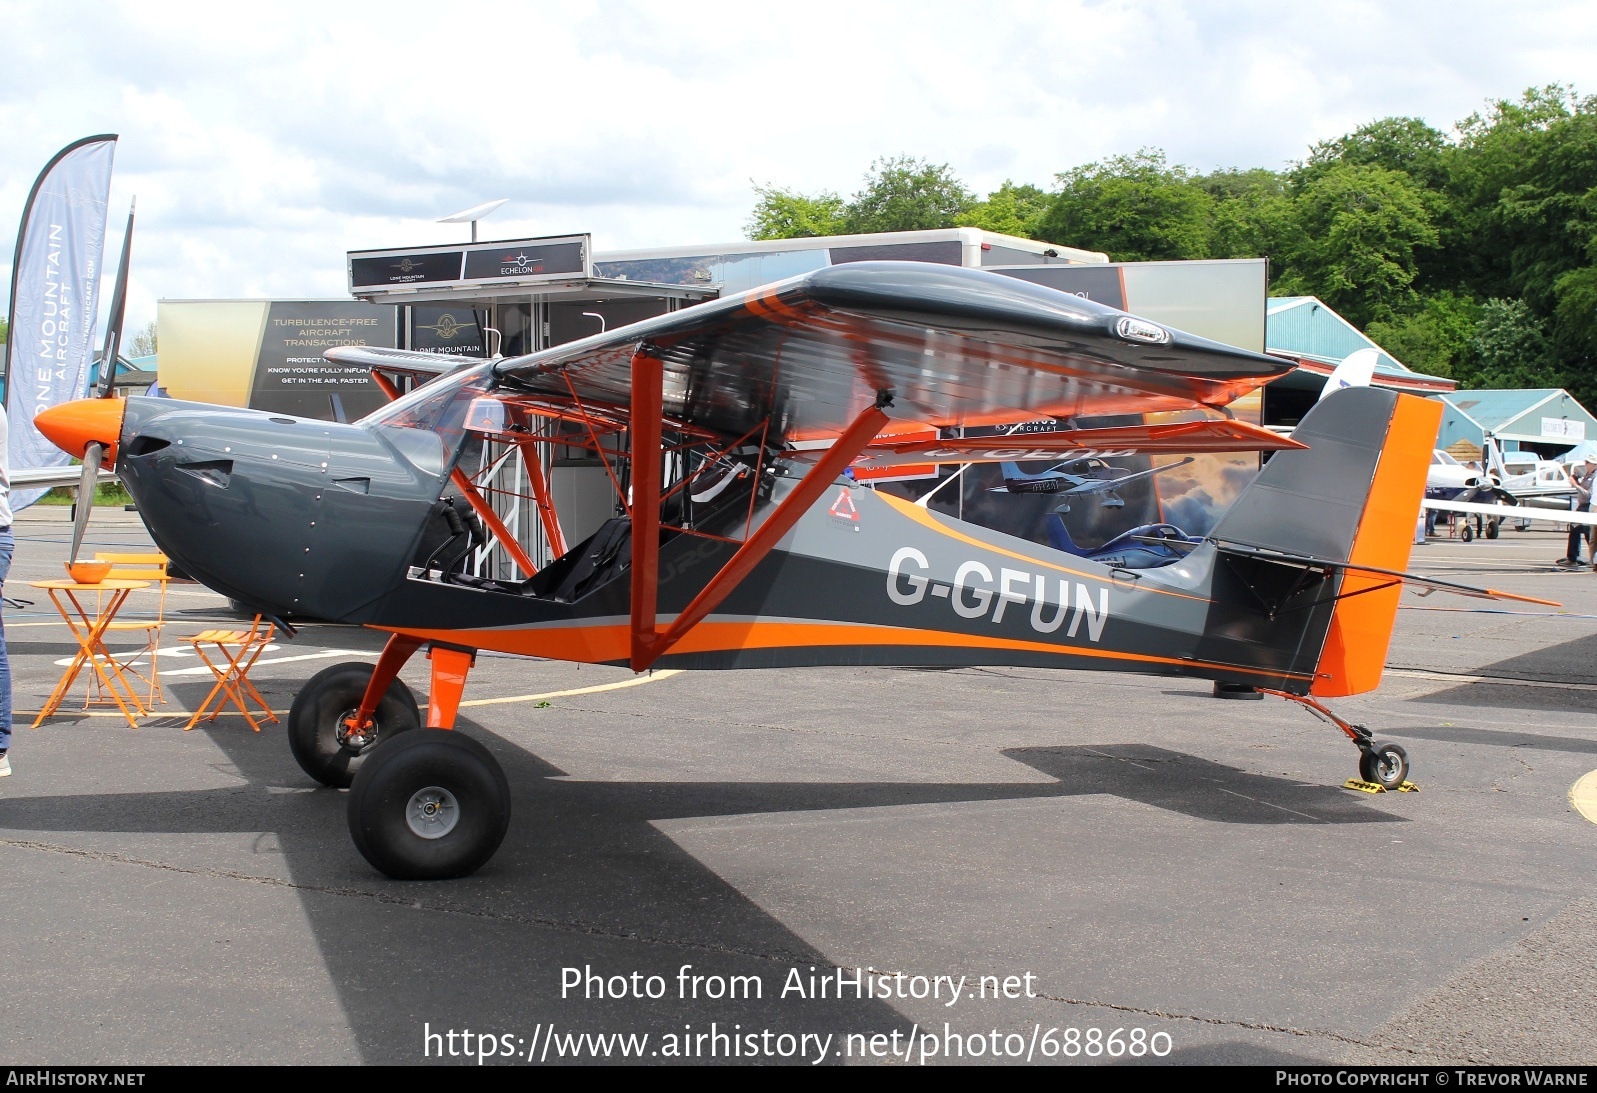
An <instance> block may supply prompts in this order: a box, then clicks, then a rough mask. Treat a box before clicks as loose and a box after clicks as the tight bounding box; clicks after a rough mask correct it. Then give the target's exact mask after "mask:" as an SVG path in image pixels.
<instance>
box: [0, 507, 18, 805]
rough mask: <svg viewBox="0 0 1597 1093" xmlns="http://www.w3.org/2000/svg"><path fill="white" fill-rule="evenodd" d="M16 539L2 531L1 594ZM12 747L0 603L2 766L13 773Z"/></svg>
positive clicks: (8, 677)
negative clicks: (9, 755)
mask: <svg viewBox="0 0 1597 1093" xmlns="http://www.w3.org/2000/svg"><path fill="white" fill-rule="evenodd" d="M15 549H16V540H15V538H13V536H12V534H11V529H10V528H7V529H6V530H5V531H0V596H3V595H4V594H5V586H6V578H7V577H8V576H10V574H11V554H12V551H14V550H15ZM10 748H11V658H10V657H8V656H7V655H6V628H5V608H4V606H3V605H0V767H3V772H4V773H5V774H10V773H11V761H10V759H9V758H8V757H7V755H6V753H7V751H9V750H10Z"/></svg>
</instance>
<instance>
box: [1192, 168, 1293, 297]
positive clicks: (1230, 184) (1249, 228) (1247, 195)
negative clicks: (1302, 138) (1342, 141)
mask: <svg viewBox="0 0 1597 1093" xmlns="http://www.w3.org/2000/svg"><path fill="white" fill-rule="evenodd" d="M1192 184H1193V185H1194V186H1196V187H1198V189H1200V190H1202V191H1204V192H1205V193H1207V194H1208V195H1209V196H1210V197H1211V198H1213V199H1214V213H1213V218H1212V220H1211V227H1210V241H1209V257H1211V258H1263V257H1270V258H1274V259H1276V260H1277V261H1276V262H1275V263H1274V268H1273V270H1272V272H1273V273H1275V274H1279V273H1280V272H1281V271H1282V269H1283V268H1284V267H1283V265H1282V259H1283V258H1284V256H1285V255H1287V254H1290V253H1294V252H1296V251H1297V250H1298V249H1299V248H1300V246H1301V240H1300V238H1299V236H1300V235H1301V234H1302V233H1301V231H1300V230H1299V226H1298V222H1297V213H1296V210H1295V209H1294V208H1293V206H1292V199H1291V197H1290V195H1289V194H1288V191H1287V181H1286V178H1285V177H1284V176H1283V175H1281V174H1279V173H1277V172H1275V171H1272V170H1269V169H1268V168H1265V167H1254V168H1251V169H1248V170H1237V169H1235V168H1232V169H1229V170H1219V171H1213V172H1211V173H1209V174H1207V175H1199V176H1197V177H1195V178H1193V180H1192Z"/></svg>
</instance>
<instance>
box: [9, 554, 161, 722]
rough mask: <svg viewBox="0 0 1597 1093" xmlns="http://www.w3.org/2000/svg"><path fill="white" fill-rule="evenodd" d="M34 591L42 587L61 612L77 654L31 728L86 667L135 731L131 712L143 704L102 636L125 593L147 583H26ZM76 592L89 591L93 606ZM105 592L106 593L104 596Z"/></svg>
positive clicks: (142, 710)
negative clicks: (107, 594) (96, 676)
mask: <svg viewBox="0 0 1597 1093" xmlns="http://www.w3.org/2000/svg"><path fill="white" fill-rule="evenodd" d="M28 584H29V585H31V586H32V587H34V588H42V589H44V590H45V591H46V592H48V593H50V600H51V602H52V603H54V604H55V609H56V610H57V611H59V612H61V617H62V618H63V619H65V620H66V621H67V626H68V627H69V628H70V629H71V631H72V636H73V637H74V638H76V639H77V642H78V653H77V656H75V657H73V658H72V663H71V665H69V666H68V667H67V670H66V672H65V673H63V674H62V676H61V682H59V683H57V684H56V685H55V690H54V691H53V692H51V694H50V700H49V701H48V702H46V703H45V704H44V708H43V709H41V710H40V711H39V717H38V719H37V720H35V721H34V723H33V727H34V728H38V727H39V726H40V725H41V724H43V723H44V719H45V718H47V717H49V716H50V715H51V714H53V713H55V711H56V710H57V709H58V708H59V707H60V705H61V701H62V699H64V698H66V696H67V692H68V691H70V690H71V689H72V684H73V683H74V682H75V681H76V680H77V678H78V673H79V672H81V671H83V666H84V665H85V664H87V665H88V666H89V667H91V668H93V669H94V672H95V674H96V675H98V676H99V677H100V683H101V684H102V685H103V686H104V687H105V689H106V690H108V691H110V692H111V697H112V698H114V699H115V700H116V704H117V706H118V707H119V708H120V709H121V710H122V716H123V717H125V718H127V719H128V724H129V725H130V726H132V727H133V728H135V729H136V728H138V727H139V723H138V722H137V721H136V720H134V715H135V713H138V714H146V713H148V712H149V711H148V710H146V709H145V708H144V703H142V702H140V701H139V696H138V692H137V691H135V690H134V689H133V686H132V684H130V683H129V682H128V680H127V677H126V676H124V675H123V674H122V669H121V668H119V667H117V662H116V660H115V659H114V658H113V657H112V656H111V651H110V650H109V649H107V648H106V647H105V642H104V636H105V632H106V630H107V628H109V627H110V625H111V622H112V620H114V619H115V618H116V613H117V612H118V611H120V610H122V605H123V604H124V603H126V602H127V598H128V594H129V593H130V592H134V591H136V590H138V589H140V588H148V587H150V582H149V581H121V580H109V581H100V582H99V583H98V584H79V583H78V582H77V581H29V582H28ZM80 592H93V593H95V599H94V602H93V603H90V604H87V605H86V604H85V603H84V602H83V601H82V600H80V599H79V598H78V593H80ZM105 593H110V595H109V596H105V595H104V594H105Z"/></svg>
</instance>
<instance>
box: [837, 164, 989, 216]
mask: <svg viewBox="0 0 1597 1093" xmlns="http://www.w3.org/2000/svg"><path fill="white" fill-rule="evenodd" d="M975 204H976V195H975V194H973V193H971V192H970V191H969V190H967V189H966V188H965V186H964V184H963V183H962V182H960V181H959V179H958V178H956V177H955V176H954V173H953V171H952V170H951V169H950V168H949V166H948V164H946V163H940V164H932V163H927V162H926V161H925V160H919V159H915V158H914V157H912V156H907V155H905V156H886V157H883V158H881V159H878V160H876V161H874V162H873V163H872V164H871V169H870V172H869V173H868V174H867V175H866V176H865V187H864V189H862V190H860V191H859V192H858V193H856V194H855V195H854V196H853V198H852V199H851V200H850V201H849V202H848V204H847V205H846V206H845V207H844V209H843V230H844V231H845V232H848V233H850V234H867V233H874V232H901V231H922V230H925V229H928V228H951V227H953V226H954V225H955V223H956V222H957V221H958V220H959V218H960V217H961V216H963V215H964V214H965V213H967V212H969V211H970V210H971V208H972V207H973V206H974V205H975Z"/></svg>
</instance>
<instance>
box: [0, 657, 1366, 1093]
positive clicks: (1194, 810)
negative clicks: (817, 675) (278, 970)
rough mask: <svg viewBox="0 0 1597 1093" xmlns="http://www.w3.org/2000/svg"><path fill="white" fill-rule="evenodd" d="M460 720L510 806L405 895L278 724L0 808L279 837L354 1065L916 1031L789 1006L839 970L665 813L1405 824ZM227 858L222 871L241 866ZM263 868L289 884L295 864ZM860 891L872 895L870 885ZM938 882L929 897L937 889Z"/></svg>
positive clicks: (1175, 777) (1153, 792) (1130, 765)
mask: <svg viewBox="0 0 1597 1093" xmlns="http://www.w3.org/2000/svg"><path fill="white" fill-rule="evenodd" d="M178 686H179V687H180V688H187V687H190V686H195V685H193V684H181V685H178ZM184 697H188V696H187V695H185V696H184ZM198 697H199V696H198V695H195V696H194V698H195V699H197V698H198ZM462 727H463V728H465V729H466V730H467V731H468V732H470V733H471V734H472V735H473V736H475V737H476V738H477V739H479V740H481V741H483V742H484V743H485V744H486V745H487V746H488V747H489V748H490V750H491V751H493V753H494V754H495V756H496V757H497V758H498V759H499V761H500V763H501V764H503V766H504V768H505V772H506V774H507V776H508V777H509V780H510V785H511V789H512V794H513V797H514V805H513V818H512V822H511V830H510V833H509V835H508V836H507V838H506V840H505V843H504V845H503V847H502V848H501V849H500V851H499V853H498V855H497V856H496V857H495V858H494V860H493V861H491V862H490V863H489V864H488V865H487V866H486V867H484V868H483V869H482V870H481V871H479V872H478V873H477V874H475V875H474V876H472V877H469V878H465V879H463V880H459V881H452V882H446V883H437V884H414V883H411V884H406V883H401V882H395V881H390V880H387V879H386V878H383V877H381V876H379V875H378V874H376V873H375V872H374V871H373V870H372V869H371V868H370V867H369V866H368V865H367V864H366V863H365V862H364V861H362V860H361V859H360V858H359V856H358V855H357V853H356V852H355V850H354V848H353V846H352V845H351V844H350V841H349V838H348V835H347V833H346V825H345V819H344V803H345V800H346V796H345V794H343V793H340V792H335V791H327V790H322V789H313V788H311V787H312V783H311V782H310V780H309V779H308V778H307V777H306V776H305V775H304V774H303V773H301V772H300V770H299V769H298V767H297V766H296V765H295V764H294V761H293V759H292V758H291V756H290V755H289V752H288V748H287V747H286V745H285V744H284V742H283V741H282V740H281V739H277V738H275V737H276V736H277V734H276V732H274V731H272V730H268V731H267V732H264V733H262V734H260V735H258V736H257V735H256V734H254V733H250V732H246V731H242V729H241V726H240V725H239V724H238V722H237V721H236V720H234V721H231V722H223V723H219V724H217V725H212V726H209V727H208V729H207V730H206V731H208V732H209V735H210V738H211V739H212V740H213V741H215V743H216V744H217V745H218V747H220V749H221V750H222V751H223V753H224V754H225V755H226V756H227V757H228V759H229V760H230V761H231V763H232V764H233V766H234V767H235V768H236V771H229V773H230V774H231V773H236V774H237V775H238V776H239V777H241V778H243V779H244V780H245V782H246V783H247V784H244V785H234V786H228V787H225V788H217V789H205V790H191V791H178V792H167V793H160V792H157V793H139V794H133V793H129V794H103V795H80V796H59V797H34V798H8V799H4V800H0V828H5V829H11V830H17V831H29V832H44V831H111V832H137V833H146V832H153V833H201V834H203V833H228V832H239V833H246V834H247V833H253V832H274V833H275V835H276V839H275V846H274V845H273V840H271V839H256V840H255V844H254V845H255V851H256V852H257V853H275V852H281V854H282V855H283V866H284V867H286V873H287V875H288V877H289V879H290V880H291V881H292V883H293V884H294V885H295V886H296V887H297V888H298V889H299V893H298V894H299V897H300V900H301V902H302V905H303V907H304V912H305V915H306V918H307V920H308V922H309V924H310V927H311V930H312V932H313V934H314V936H315V939H316V941H317V943H318V945H319V947H320V950H321V954H322V958H323V960H324V962H325V965H326V968H327V971H328V974H329V976H330V979H331V981H332V983H333V984H334V985H335V987H336V989H337V991H338V995H339V1001H340V1002H341V1004H342V1006H343V1009H344V1012H345V1014H346V1015H347V1017H348V1019H349V1028H350V1031H351V1033H352V1034H353V1036H354V1038H355V1041H356V1043H357V1044H358V1047H359V1050H360V1053H361V1055H362V1058H363V1059H365V1060H366V1061H368V1062H412V1061H416V1060H417V1059H418V1057H419V1055H420V1051H421V1036H422V1031H421V1030H422V1026H423V1022H427V1023H429V1024H430V1026H431V1028H432V1029H434V1030H437V1029H439V1028H455V1029H461V1028H467V1027H470V1028H472V1029H473V1030H477V1031H497V1032H501V1033H511V1034H515V1035H518V1036H522V1037H524V1038H525V1037H527V1036H530V1035H531V1032H532V1030H533V1028H534V1026H538V1025H540V1024H543V1023H547V1022H551V1021H552V1022H557V1023H559V1025H560V1027H561V1028H562V1029H566V1030H569V1031H578V1032H580V1031H591V1032H623V1031H631V1032H650V1033H651V1035H652V1036H655V1037H659V1036H662V1035H664V1034H666V1033H668V1032H681V1031H684V1029H683V1026H684V1025H691V1026H692V1027H693V1029H694V1030H698V1031H703V1030H706V1029H708V1027H709V1023H710V1022H712V1021H715V1022H718V1023H719V1027H720V1029H721V1030H722V1031H725V1030H726V1029H727V1027H728V1026H729V1025H732V1024H740V1025H741V1026H742V1028H743V1029H744V1030H760V1029H764V1028H772V1029H777V1030H782V1031H792V1032H800V1031H803V1032H813V1033H819V1034H823V1035H824V1034H825V1033H828V1032H831V1033H835V1034H837V1042H840V1041H841V1037H842V1035H843V1034H846V1033H857V1032H877V1031H882V1032H890V1031H891V1030H893V1029H895V1028H900V1029H906V1030H907V1028H908V1025H909V1024H910V1022H908V1021H906V1020H905V1019H904V1018H903V1017H902V1016H901V1015H900V1014H898V1013H897V1012H896V1011H894V1010H893V1009H892V1008H891V1007H890V1006H888V1005H887V1004H886V1003H885V1002H882V1001H879V1000H871V999H868V998H867V999H854V998H845V999H842V1000H833V999H828V1000H825V1001H804V1002H800V1001H797V1000H795V999H791V998H789V999H783V998H780V997H779V995H780V990H781V987H782V985H783V983H784V980H785V977H786V975H787V973H788V970H789V968H790V967H793V966H798V967H800V968H802V969H806V970H807V969H808V968H809V966H810V965H812V964H813V965H815V966H816V967H818V968H823V969H824V968H828V967H830V966H831V965H832V963H833V960H832V959H829V958H828V957H827V956H826V955H825V954H823V953H821V952H819V951H818V950H816V949H815V948H813V947H812V946H811V945H810V944H809V943H807V942H806V941H805V940H804V939H803V938H801V937H799V936H798V935H797V934H795V933H793V932H792V931H791V930H789V929H788V928H787V927H786V926H785V925H784V924H783V923H781V922H780V921H778V920H777V919H776V918H775V917H773V916H772V915H771V914H769V913H767V912H766V911H765V910H764V909H762V908H761V907H759V906H758V905H756V904H755V903H754V902H753V901H752V900H750V899H749V898H748V897H747V896H745V895H744V894H743V893H742V892H740V891H739V890H738V889H737V888H735V887H734V886H732V885H731V884H729V883H727V882H726V881H725V880H723V879H722V878H721V877H719V876H718V875H717V874H716V873H715V872H714V871H712V870H711V869H710V868H708V867H706V866H705V865H704V864H703V863H701V862H700V861H699V860H698V859H696V858H694V857H693V856H692V855H691V854H689V853H688V852H686V851H685V850H683V849H682V848H681V847H679V846H678V845H677V844H676V843H675V842H674V841H673V840H672V839H671V838H670V837H668V836H667V835H666V834H665V833H664V832H662V831H661V830H660V829H659V828H658V827H657V826H655V822H656V821H661V820H669V819H679V818H688V817H717V816H738V815H745V814H753V813H773V812H774V813H781V812H794V811H805V810H818V809H856V808H880V807H884V806H891V805H925V804H954V803H962V802H981V801H1009V800H1018V799H1030V798H1050V797H1064V796H1077V795H1083V794H1112V795H1117V796H1121V797H1124V798H1127V799H1129V800H1133V801H1138V802H1142V803H1145V804H1148V805H1152V806H1155V807H1158V808H1163V809H1168V810H1170V811H1173V812H1177V813H1180V814H1182V815H1185V816H1189V817H1195V818H1198V819H1201V820H1207V821H1214V822H1223V823H1238V824H1306V823H1370V822H1391V821H1393V820H1394V819H1395V818H1394V817H1391V816H1389V815H1386V814H1384V813H1382V812H1380V811H1378V810H1375V809H1373V808H1370V807H1369V806H1368V805H1367V804H1366V803H1365V802H1364V801H1363V800H1362V799H1359V798H1355V797H1352V796H1351V795H1348V794H1346V793H1343V792H1342V791H1341V790H1338V789H1332V788H1328V787H1317V786H1309V785H1304V784H1302V783H1298V782H1295V781H1291V780H1287V779H1281V778H1273V777H1268V776H1264V775H1258V774H1251V773H1248V772H1245V771H1241V770H1237V769H1235V768H1231V767H1227V766H1224V765H1221V764H1218V763H1213V762H1211V761H1209V760H1206V759H1201V758H1198V757H1195V756H1192V755H1187V754H1183V753H1180V752H1174V751H1168V750H1165V749H1162V748H1156V747H1151V746H1145V745H1130V746H1127V745H1117V746H1102V747H1091V746H1082V747H1048V748H1018V749H1012V750H1010V751H1007V752H1005V754H1006V755H1008V756H1010V757H1011V758H1014V759H1016V760H1017V761H1019V762H1022V763H1025V764H1027V765H1029V766H1031V767H1033V768H1034V769H1036V770H1038V771H1041V772H1043V773H1044V774H1047V775H1048V776H1049V777H1051V778H1053V779H1055V780H1054V781H1051V782H1035V781H1016V782H1012V783H952V784H949V783H913V782H891V783H884V782H861V783H835V782H834V783H803V782H596V781H576V780H568V779H566V778H565V777H564V775H563V772H562V771H560V770H559V769H557V768H555V767H554V766H552V765H551V764H549V763H548V762H546V761H544V760H543V759H541V758H539V757H538V756H536V755H533V754H531V753H529V752H527V751H526V750H524V749H523V748H520V747H518V746H516V745H513V744H511V743H508V742H506V741H505V740H503V739H501V738H499V737H497V736H495V735H493V734H492V733H490V732H488V731H486V730H484V729H482V728H481V727H480V726H477V725H475V724H472V723H470V722H465V723H464V724H463V726H462ZM233 855H236V851H232V852H229V858H228V860H227V862H226V865H225V868H223V869H219V870H218V872H221V873H224V874H226V873H228V872H229V871H235V872H232V875H233V876H235V877H236V876H237V875H238V874H237V872H236V870H237V863H236V858H235V857H234V856H233ZM135 856H137V855H135ZM180 856H182V854H181V853H180ZM184 860H189V859H188V858H186V857H185V858H184ZM773 868H775V869H777V870H780V869H781V865H780V863H779V862H776V863H773ZM246 871H247V870H246ZM261 872H262V873H265V874H269V875H273V876H279V875H282V873H283V872H284V868H282V867H277V866H275V865H274V866H263V867H262V869H261ZM861 883H862V884H863V885H866V886H867V887H868V883H869V881H868V878H865V879H862V881H861ZM927 883H928V890H927V892H926V894H925V897H924V898H925V899H926V900H927V901H928V902H931V901H935V900H937V899H939V898H946V893H941V894H939V893H938V892H937V891H935V890H934V889H935V883H934V882H933V881H931V880H930V879H929V880H928V881H927ZM239 898H248V895H247V892H241V893H240V894H239ZM816 898H817V899H820V900H823V901H824V900H826V899H829V898H831V897H829V896H828V895H827V894H826V893H824V892H820V893H817V894H816ZM684 964H691V965H693V966H694V968H693V973H694V974H706V975H710V974H715V975H722V976H731V975H734V974H737V975H757V976H759V977H760V978H761V980H762V983H763V993H762V996H761V998H760V999H758V1000H738V1001H736V1002H731V1001H711V1000H705V999H702V998H701V999H698V1000H687V1001H683V1000H681V999H678V998H677V997H676V993H677V983H678V980H677V974H678V970H679V968H680V967H681V966H682V965H684ZM588 965H592V966H593V968H594V970H595V971H596V972H599V973H601V974H604V975H613V974H623V975H630V973H632V972H633V971H639V972H641V973H642V974H643V975H644V976H648V975H651V974H653V975H659V976H661V977H662V978H663V981H664V982H665V983H667V984H669V986H670V990H669V993H667V995H666V997H665V999H664V1000H662V1001H637V1000H630V999H628V1000H620V1001H617V1000H604V1001H598V1000H595V1001H584V1002H577V1001H575V1000H573V999H571V998H568V999H565V1000H562V999H561V996H560V983H561V976H562V970H563V969H565V968H568V967H571V968H581V967H584V966H588ZM908 970H911V971H923V972H928V973H934V974H942V973H944V972H947V971H949V970H951V969H947V968H936V969H932V968H926V969H908ZM264 986H265V985H263V988H264ZM984 1019H985V1018H984Z"/></svg>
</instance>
